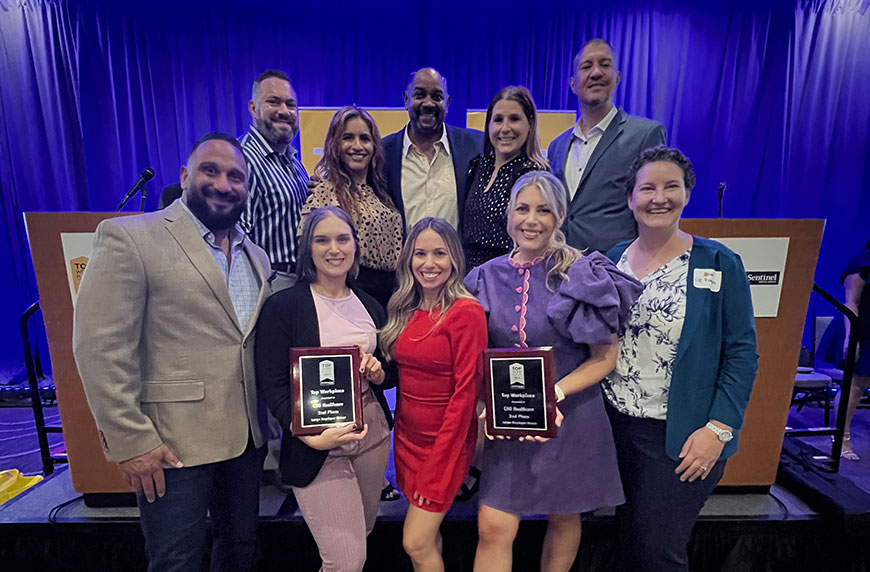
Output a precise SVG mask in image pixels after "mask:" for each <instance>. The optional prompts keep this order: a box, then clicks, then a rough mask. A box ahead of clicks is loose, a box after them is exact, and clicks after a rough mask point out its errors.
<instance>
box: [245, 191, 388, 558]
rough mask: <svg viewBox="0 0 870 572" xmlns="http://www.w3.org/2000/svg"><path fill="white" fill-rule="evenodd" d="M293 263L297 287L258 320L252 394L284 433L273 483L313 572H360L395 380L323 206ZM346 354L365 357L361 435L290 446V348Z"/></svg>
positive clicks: (342, 220) (339, 433) (379, 311)
mask: <svg viewBox="0 0 870 572" xmlns="http://www.w3.org/2000/svg"><path fill="white" fill-rule="evenodd" d="M298 260H299V262H298V273H299V277H300V280H299V282H298V283H297V284H296V285H295V286H294V287H293V288H290V289H288V290H283V291H281V292H278V293H276V294H275V295H273V296H272V297H271V298H269V300H267V301H266V305H265V306H264V308H263V311H262V312H261V314H260V320H259V322H258V324H257V339H256V344H257V345H256V354H255V355H256V367H257V387H258V389H259V391H260V395H262V396H263V398H264V399H265V401H266V403H267V405H268V406H269V409H270V410H271V411H272V414H273V415H274V416H275V418H276V419H278V421H280V423H281V426H282V427H283V429H284V437H283V439H282V442H281V460H280V466H281V477H282V480H283V481H284V482H285V483H287V484H289V485H292V487H293V492H294V494H295V495H296V500H297V501H298V503H299V508H300V509H301V511H302V515H303V516H304V517H305V521H306V523H307V524H308V527H309V529H310V530H311V533H312V535H313V536H314V539H315V541H316V542H317V546H318V548H319V550H320V556H321V559H322V560H323V566H322V567H321V570H322V571H342V572H352V571H361V570H362V568H363V564H364V563H365V558H366V536H367V535H368V533H369V532H371V529H372V527H373V526H374V523H375V516H376V515H377V509H378V501H379V500H380V491H381V488H382V486H383V478H384V470H385V469H386V466H387V462H388V459H389V455H390V438H389V437H390V426H391V424H392V418H391V416H390V411H389V408H388V406H387V403H386V399H385V398H384V395H383V389H384V388H385V387H391V386H393V385H395V376H394V375H388V374H387V372H386V371H385V370H384V368H383V367H382V366H381V360H380V359H379V357H378V356H379V354H378V351H377V330H378V328H380V327H382V326H383V325H384V322H385V321H386V315H385V312H384V309H383V308H382V307H381V306H380V304H378V302H377V301H375V299H374V298H372V297H371V296H369V295H367V294H366V293H365V292H362V291H361V290H358V289H356V288H355V287H353V286H352V285H350V280H352V279H353V277H354V276H355V275H356V272H357V271H358V269H359V243H358V241H357V237H356V231H355V230H354V228H353V224H352V223H351V220H350V219H349V217H348V216H347V214H346V213H345V212H344V211H342V210H341V209H339V208H337V207H333V206H326V207H321V208H319V209H316V210H314V211H312V212H311V213H310V214H309V215H308V220H307V222H306V225H305V228H304V230H303V233H302V236H301V237H300V242H299V259H298ZM354 344H358V345H359V346H360V347H361V350H362V352H363V358H362V369H361V373H360V378H361V380H362V384H363V392H362V399H363V408H364V411H363V417H364V418H365V419H366V421H367V423H366V424H365V428H364V429H363V430H362V431H354V430H353V426H352V425H345V426H340V427H330V428H328V429H326V430H325V431H324V432H323V433H321V434H320V435H316V436H302V437H296V436H293V435H292V434H291V433H290V422H291V418H292V413H291V411H292V409H291V404H292V401H291V397H290V382H291V372H290V363H289V361H290V360H289V354H290V348H291V347H319V346H346V345H354Z"/></svg>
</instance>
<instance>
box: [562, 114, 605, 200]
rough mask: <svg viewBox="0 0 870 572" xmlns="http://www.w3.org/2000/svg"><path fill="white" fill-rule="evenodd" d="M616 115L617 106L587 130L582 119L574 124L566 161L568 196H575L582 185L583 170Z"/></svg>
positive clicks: (571, 197)
mask: <svg viewBox="0 0 870 572" xmlns="http://www.w3.org/2000/svg"><path fill="white" fill-rule="evenodd" d="M614 117H616V106H615V105H614V106H613V107H611V108H610V111H608V112H607V115H605V116H604V119H602V120H601V121H599V122H598V125H596V126H595V127H593V128H592V129H590V130H589V131H587V132H586V135H583V131H582V130H581V129H580V119H578V120H577V123H576V124H575V125H574V133H573V135H572V136H571V147H570V148H569V149H568V158H567V160H566V161H565V181H566V182H567V183H568V196H569V198H570V199H573V198H574V194H575V193H576V192H577V187H579V186H580V179H581V178H582V177H583V170H584V169H585V168H586V165H587V164H588V163H589V158H590V157H591V156H592V153H593V151H595V148H596V147H597V146H598V142H599V141H601V136H602V135H604V132H605V131H607V128H608V127H609V126H610V122H611V121H613V118H614Z"/></svg>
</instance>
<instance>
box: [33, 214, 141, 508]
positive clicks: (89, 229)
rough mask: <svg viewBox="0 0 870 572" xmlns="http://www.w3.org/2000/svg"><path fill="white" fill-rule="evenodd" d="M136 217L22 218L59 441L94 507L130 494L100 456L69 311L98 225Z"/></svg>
mask: <svg viewBox="0 0 870 572" xmlns="http://www.w3.org/2000/svg"><path fill="white" fill-rule="evenodd" d="M130 214H134V213H90V212H82V213H76V212H66V213H48V212H32V213H25V214H24V222H25V225H26V227H27V239H28V241H29V243H30V253H31V256H32V257H33V269H34V271H35V273H36V285H37V287H38V288H39V303H40V306H41V308H42V316H43V320H44V322H45V335H46V338H47V339H48V349H49V353H50V354H51V367H52V371H53V372H54V382H55V386H56V387H57V406H58V410H59V411H60V420H61V425H62V426H63V439H64V443H65V444H66V449H67V457H68V459H69V470H70V476H71V478H72V484H73V488H75V490H76V491H77V492H79V493H82V494H84V495H85V501H86V502H87V503H88V504H89V505H92V504H93V501H94V500H95V497H93V495H95V494H100V493H124V492H132V491H131V489H130V488H129V487H128V486H127V485H126V484H125V483H124V481H123V480H122V478H121V473H120V471H119V470H118V466H117V465H116V464H114V463H109V462H108V461H106V458H105V457H104V456H103V448H102V446H101V444H100V439H99V434H98V432H97V427H96V424H95V423H94V418H93V416H92V415H91V410H90V408H89V407H88V402H87V400H86V398H85V392H84V388H83V387H82V380H81V378H80V377H79V373H78V370H77V369H76V363H75V359H74V358H73V352H72V330H73V309H74V307H75V306H74V304H75V298H76V294H77V292H78V285H79V283H80V281H81V275H82V273H83V272H84V269H85V267H86V266H87V262H88V258H90V253H91V245H92V243H93V235H94V231H95V230H96V228H97V225H98V224H99V223H100V222H101V221H103V220H104V219H107V218H113V217H117V216H128V215H130Z"/></svg>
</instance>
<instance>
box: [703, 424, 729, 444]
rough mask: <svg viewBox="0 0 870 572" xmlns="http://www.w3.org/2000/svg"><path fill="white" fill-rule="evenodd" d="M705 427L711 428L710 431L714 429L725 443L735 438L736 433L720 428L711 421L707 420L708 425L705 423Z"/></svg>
mask: <svg viewBox="0 0 870 572" xmlns="http://www.w3.org/2000/svg"><path fill="white" fill-rule="evenodd" d="M705 427H706V428H707V429H709V430H710V431H712V432H713V433H715V434H716V436H717V437H719V440H720V441H722V442H723V443H727V442H728V441H730V440H731V439H733V438H734V433H732V432H731V431H729V430H728V429H720V428H719V427H716V426H715V425H713V424H712V423H710V422H709V421H708V422H707V425H705Z"/></svg>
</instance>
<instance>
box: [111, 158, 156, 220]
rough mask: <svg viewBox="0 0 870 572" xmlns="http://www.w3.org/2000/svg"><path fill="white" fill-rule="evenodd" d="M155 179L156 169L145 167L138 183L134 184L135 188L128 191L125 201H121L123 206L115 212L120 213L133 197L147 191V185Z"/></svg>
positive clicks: (137, 180)
mask: <svg viewBox="0 0 870 572" xmlns="http://www.w3.org/2000/svg"><path fill="white" fill-rule="evenodd" d="M153 178H154V169H152V168H151V167H145V169H144V170H143V171H142V174H140V175H139V178H138V179H136V182H135V183H133V188H132V189H130V190H129V191H127V194H126V195H124V198H123V200H121V204H119V205H118V208H116V209H115V212H119V211H120V210H121V209H122V208H124V205H126V204H127V201H129V200H130V199H132V198H133V196H134V195H135V194H136V193H138V192H139V191H140V190H142V191H144V190H145V183H147V182H148V181H150V180H151V179H153Z"/></svg>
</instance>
